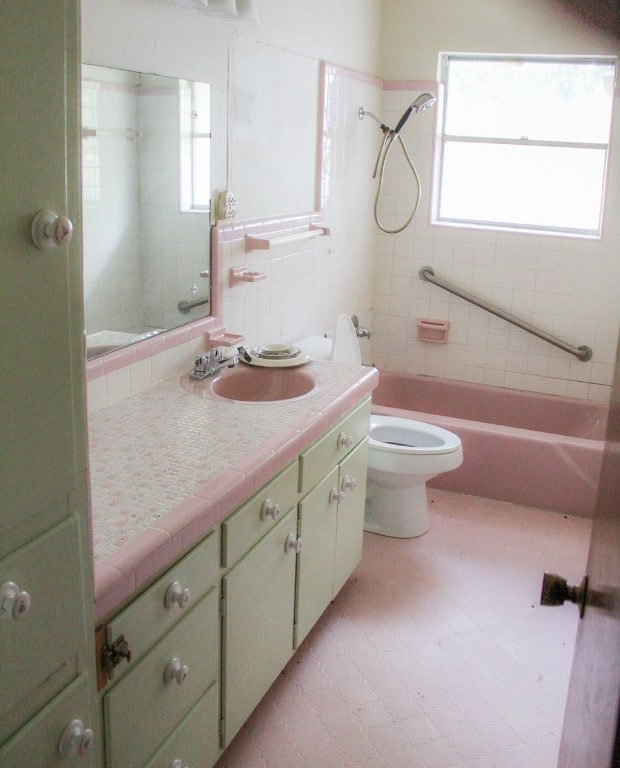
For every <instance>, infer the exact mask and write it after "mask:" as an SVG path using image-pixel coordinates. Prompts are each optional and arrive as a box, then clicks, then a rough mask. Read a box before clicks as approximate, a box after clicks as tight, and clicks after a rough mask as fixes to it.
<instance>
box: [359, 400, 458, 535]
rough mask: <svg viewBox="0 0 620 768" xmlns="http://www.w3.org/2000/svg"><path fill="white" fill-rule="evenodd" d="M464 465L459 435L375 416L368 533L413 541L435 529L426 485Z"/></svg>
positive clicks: (369, 477)
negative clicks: (414, 537) (431, 522)
mask: <svg viewBox="0 0 620 768" xmlns="http://www.w3.org/2000/svg"><path fill="white" fill-rule="evenodd" d="M462 462H463V448H462V446H461V441H460V439H459V437H458V436H457V435H455V434H453V433H452V432H448V430H446V429H442V428H441V427H435V426H433V425H432V424H426V423H425V422H422V421H414V420H413V419H401V418H397V417H394V416H377V415H374V414H373V415H371V417H370V442H369V451H368V483H367V490H366V515H365V519H364V529H365V530H367V531H371V532H372V533H379V534H382V535H383V536H395V537H398V538H410V537H413V536H421V535H422V534H423V533H426V531H427V530H428V528H429V518H428V506H427V499H426V482H427V481H428V480H430V479H431V478H432V477H435V475H439V474H440V473H442V472H448V471H449V470H451V469H456V468H457V467H459V466H460V465H461V464H462Z"/></svg>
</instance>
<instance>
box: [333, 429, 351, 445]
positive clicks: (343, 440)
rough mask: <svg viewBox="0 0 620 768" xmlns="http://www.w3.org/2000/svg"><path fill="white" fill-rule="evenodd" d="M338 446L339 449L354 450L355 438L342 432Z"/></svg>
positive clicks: (337, 442)
mask: <svg viewBox="0 0 620 768" xmlns="http://www.w3.org/2000/svg"><path fill="white" fill-rule="evenodd" d="M336 446H337V447H338V448H352V447H353V438H352V437H351V435H345V433H344V432H341V433H340V434H339V435H338V440H337V441H336Z"/></svg>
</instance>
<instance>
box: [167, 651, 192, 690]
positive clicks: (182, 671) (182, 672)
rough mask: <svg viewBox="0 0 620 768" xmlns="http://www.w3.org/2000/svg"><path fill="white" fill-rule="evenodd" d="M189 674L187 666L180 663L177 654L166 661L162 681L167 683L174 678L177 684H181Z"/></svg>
mask: <svg viewBox="0 0 620 768" xmlns="http://www.w3.org/2000/svg"><path fill="white" fill-rule="evenodd" d="M188 675H189V667H188V666H187V665H186V664H181V660H180V659H179V658H178V656H174V657H173V658H172V659H170V661H169V662H168V664H167V666H166V669H165V671H164V683H166V685H169V684H170V683H172V682H173V681H175V680H176V682H177V683H178V685H183V683H184V682H185V681H186V680H187V677H188Z"/></svg>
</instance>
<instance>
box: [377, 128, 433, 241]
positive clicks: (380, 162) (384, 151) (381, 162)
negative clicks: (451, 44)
mask: <svg viewBox="0 0 620 768" xmlns="http://www.w3.org/2000/svg"><path fill="white" fill-rule="evenodd" d="M395 138H396V139H398V141H399V142H400V146H401V147H402V150H403V154H404V155H405V159H406V160H407V163H408V165H409V167H410V168H411V172H412V173H413V175H414V177H415V181H416V184H417V195H416V199H415V203H414V205H413V210H412V211H411V213H410V214H409V218H408V219H407V221H406V222H405V223H404V224H403V225H402V227H398V228H397V229H387V228H386V227H384V226H383V224H382V223H381V222H380V221H379V214H378V212H377V208H378V206H379V197H380V195H381V188H382V186H383V174H384V172H385V163H386V160H387V157H388V155H389V153H390V149H391V148H392V144H393V143H394V139H395ZM377 173H378V174H379V185H378V187H377V194H376V195H375V205H374V215H375V222H376V224H377V226H378V227H379V229H380V230H381V231H382V232H385V233H386V234H388V235H397V234H398V233H399V232H402V231H403V230H404V229H406V228H407V227H408V226H409V224H411V220H412V219H413V217H414V215H415V212H416V211H417V210H418V206H419V205H420V196H421V184H420V177H419V176H418V172H417V171H416V169H415V165H414V164H413V162H412V161H411V158H410V157H409V153H408V152H407V147H406V146H405V142H404V141H403V140H402V139H401V138H400V134H398V133H394V132H390V133H387V132H386V134H385V137H384V139H383V143H382V144H381V147H380V149H379V154H378V155H377V162H376V163H375V170H374V173H373V175H372V177H373V179H374V178H376V176H377Z"/></svg>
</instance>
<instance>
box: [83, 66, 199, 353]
mask: <svg viewBox="0 0 620 768" xmlns="http://www.w3.org/2000/svg"><path fill="white" fill-rule="evenodd" d="M210 112H211V107H210V88H209V85H208V84H207V83H198V82H194V81H189V80H179V79H177V78H169V77H162V76H159V75H150V74H145V73H141V72H130V71H127V70H119V69H112V68H109V67H99V66H90V65H83V67H82V200H83V233H84V315H85V326H86V328H85V330H86V339H87V356H88V358H89V359H92V358H93V357H96V356H98V355H99V354H103V353H105V352H109V351H112V350H113V349H118V348H119V347H121V346H125V345H126V344H131V343H134V342H135V341H139V340H140V339H144V338H147V337H148V336H151V335H153V334H155V333H160V332H161V331H164V330H166V329H169V328H174V327H176V326H179V325H183V324H184V323H187V322H189V321H192V320H196V319H197V318H200V317H204V316H206V315H209V314H210V284H211V281H210V244H209V240H210V237H209V235H210V211H209V198H210V188H211V182H210V141H211V127H210V125H211V114H210Z"/></svg>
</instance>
